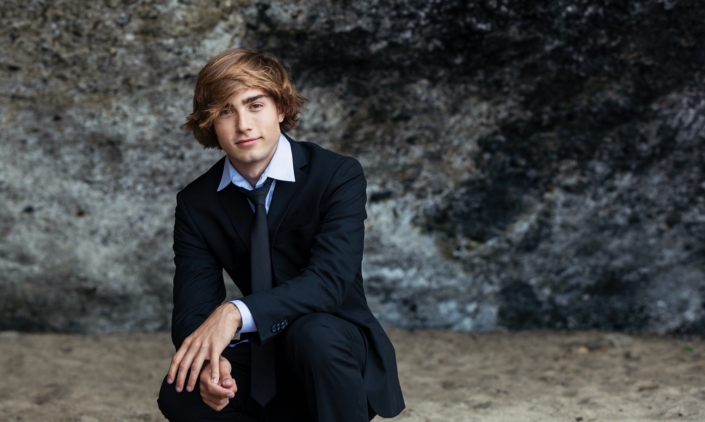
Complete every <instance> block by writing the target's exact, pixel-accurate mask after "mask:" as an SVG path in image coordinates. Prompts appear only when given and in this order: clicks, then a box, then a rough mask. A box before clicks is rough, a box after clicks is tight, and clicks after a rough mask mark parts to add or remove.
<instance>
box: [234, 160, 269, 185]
mask: <svg viewBox="0 0 705 422" xmlns="http://www.w3.org/2000/svg"><path fill="white" fill-rule="evenodd" d="M271 161H272V159H271V158H270V159H269V161H267V162H265V163H264V164H262V163H255V165H252V166H242V165H236V164H235V163H233V167H235V170H237V172H238V173H240V175H241V176H242V177H243V178H244V179H245V180H247V183H249V184H250V186H252V189H254V188H256V187H257V182H258V181H259V178H260V177H262V173H264V171H265V170H266V169H267V166H268V165H269V163H270V162H271ZM230 162H231V163H232V160H230ZM243 167H244V168H243Z"/></svg>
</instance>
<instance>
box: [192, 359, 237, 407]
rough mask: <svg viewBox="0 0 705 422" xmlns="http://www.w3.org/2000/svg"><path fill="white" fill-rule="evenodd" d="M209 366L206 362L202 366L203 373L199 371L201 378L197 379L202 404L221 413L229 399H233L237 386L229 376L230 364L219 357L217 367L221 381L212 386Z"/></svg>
mask: <svg viewBox="0 0 705 422" xmlns="http://www.w3.org/2000/svg"><path fill="white" fill-rule="evenodd" d="M210 366H211V363H210V362H208V363H206V364H205V365H204V366H203V371H201V376H200V377H199V387H200V390H201V398H202V399H203V402H204V403H205V404H207V405H208V406H210V407H211V408H213V409H214V410H216V411H221V410H222V409H223V408H224V407H225V406H227V405H228V402H229V401H230V399H232V398H233V397H235V393H236V392H237V385H236V384H235V380H234V379H233V377H232V376H231V375H230V370H231V369H232V367H231V366H230V362H228V360H227V359H225V358H224V357H222V356H220V361H219V365H218V366H220V368H219V369H220V374H221V375H222V381H221V382H220V384H214V383H213V382H212V380H211V378H210V374H211V371H210Z"/></svg>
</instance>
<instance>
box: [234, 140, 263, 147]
mask: <svg viewBox="0 0 705 422" xmlns="http://www.w3.org/2000/svg"><path fill="white" fill-rule="evenodd" d="M258 139H259V138H250V139H243V140H241V141H237V142H236V143H235V144H236V145H237V146H239V147H248V146H250V145H252V144H254V143H255V142H256V141H257V140H258Z"/></svg>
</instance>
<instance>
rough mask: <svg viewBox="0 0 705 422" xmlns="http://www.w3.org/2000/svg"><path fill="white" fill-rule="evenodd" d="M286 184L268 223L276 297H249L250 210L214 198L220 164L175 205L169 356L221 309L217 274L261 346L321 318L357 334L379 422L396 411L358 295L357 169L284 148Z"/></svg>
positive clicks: (381, 349) (219, 195) (308, 149)
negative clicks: (231, 287) (248, 317)
mask: <svg viewBox="0 0 705 422" xmlns="http://www.w3.org/2000/svg"><path fill="white" fill-rule="evenodd" d="M289 142H290V143H291V152H292V156H293V162H294V172H295V178H296V182H282V181H277V184H276V187H275V189H274V196H273V198H272V202H271V205H270V209H269V213H268V217H267V220H268V224H269V235H270V247H271V256H272V270H273V276H274V277H273V278H274V282H275V284H276V287H275V288H273V289H271V290H267V291H263V292H258V293H254V294H253V293H252V289H251V282H250V224H251V222H252V216H253V214H252V209H251V208H250V206H249V203H248V202H247V199H246V198H245V196H244V195H242V193H240V191H239V190H238V188H236V187H235V186H233V185H232V184H230V185H228V187H227V188H225V189H223V190H222V191H220V192H217V191H216V189H217V187H218V184H219V183H220V179H221V176H222V174H223V166H224V165H225V157H224V158H223V159H221V160H220V161H218V162H217V163H216V164H215V165H214V166H213V167H212V168H211V169H210V170H208V171H207V172H206V173H205V174H203V175H202V176H200V177H199V178H198V179H196V180H195V181H193V182H192V183H191V184H189V185H188V186H187V187H186V188H184V189H183V190H182V191H181V192H179V193H178V195H177V205H176V223H175V226H174V253H175V258H174V262H175V263H176V273H175V276H174V312H173V317H172V340H173V342H174V345H175V346H176V347H177V348H178V347H180V345H181V343H182V342H183V341H184V339H185V338H186V337H188V336H189V335H190V334H191V333H192V332H193V331H194V330H195V329H196V328H198V327H199V326H200V325H201V324H202V323H203V321H205V319H206V318H207V317H208V315H210V313H211V312H212V311H213V310H214V309H215V308H216V307H217V306H219V305H220V304H221V303H222V302H223V301H224V300H225V287H224V283H223V276H222V271H223V269H225V271H227V272H228V274H229V275H230V277H231V278H232V279H233V280H234V281H235V283H236V284H237V286H238V288H239V289H240V290H241V291H242V293H243V295H244V296H245V297H244V298H242V299H241V300H242V301H243V302H244V303H245V304H246V305H247V307H248V308H249V309H250V311H251V312H252V316H253V318H254V320H255V323H256V324H257V328H258V332H257V334H256V335H252V336H250V339H251V340H252V341H255V342H267V341H271V339H272V338H274V337H275V336H277V335H279V334H280V333H281V332H282V331H283V330H285V329H286V328H285V327H286V325H287V322H291V321H293V320H295V319H296V318H298V317H300V316H302V315H306V314H309V313H314V312H326V313H330V314H333V315H336V316H338V317H340V318H343V319H346V320H348V321H350V322H352V323H354V324H356V325H358V326H359V327H361V328H362V329H363V331H364V332H365V334H366V337H367V340H368V343H369V353H368V359H367V364H366V367H365V372H364V379H365V386H366V389H367V397H368V400H369V402H370V404H371V405H372V408H373V409H374V410H375V411H376V412H377V413H378V414H379V415H380V416H383V417H392V416H394V415H397V414H398V413H399V412H401V410H402V409H403V408H404V400H403V397H402V393H401V388H400V386H399V380H398V375H397V366H396V358H395V353H394V348H393V346H392V344H391V342H390V341H389V338H388V337H387V335H386V334H385V332H384V330H383V329H382V327H381V326H380V324H379V322H378V321H377V320H376V319H375V317H374V316H373V315H372V312H371V311H370V309H369V307H368V306H367V301H366V299H365V293H364V290H363V287H362V274H361V263H362V250H363V240H364V230H365V228H364V224H363V221H364V220H365V218H366V217H367V214H366V212H365V202H366V193H365V188H366V186H367V182H366V181H365V177H364V174H363V172H362V167H361V166H360V164H359V163H358V162H357V160H355V159H353V158H350V157H344V156H341V155H338V154H335V153H333V152H330V151H328V150H325V149H323V148H321V147H319V146H317V145H315V144H310V143H299V142H295V141H293V140H291V139H290V140H289Z"/></svg>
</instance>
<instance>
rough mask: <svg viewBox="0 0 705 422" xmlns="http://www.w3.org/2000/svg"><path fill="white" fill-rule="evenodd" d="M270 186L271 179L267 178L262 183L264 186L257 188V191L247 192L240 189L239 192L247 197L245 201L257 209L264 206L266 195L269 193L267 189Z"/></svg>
mask: <svg viewBox="0 0 705 422" xmlns="http://www.w3.org/2000/svg"><path fill="white" fill-rule="evenodd" d="M271 185H272V179H270V178H267V181H266V182H264V185H262V186H260V187H258V188H257V189H252V190H247V189H243V188H240V191H241V192H242V194H243V195H245V196H246V197H247V199H249V200H250V201H252V203H253V204H254V205H255V207H257V206H259V205H264V201H265V199H267V194H268V193H269V187H270V186H271Z"/></svg>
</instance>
